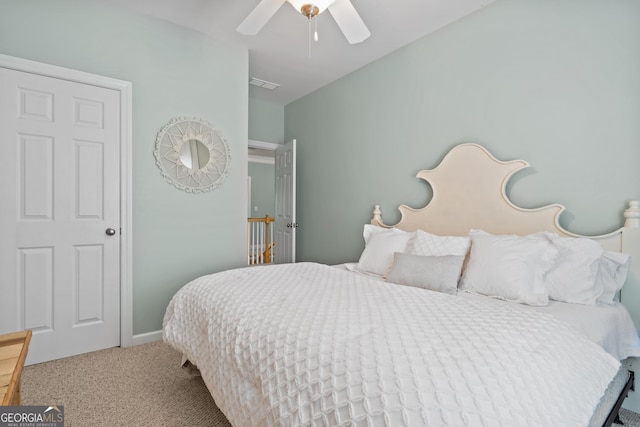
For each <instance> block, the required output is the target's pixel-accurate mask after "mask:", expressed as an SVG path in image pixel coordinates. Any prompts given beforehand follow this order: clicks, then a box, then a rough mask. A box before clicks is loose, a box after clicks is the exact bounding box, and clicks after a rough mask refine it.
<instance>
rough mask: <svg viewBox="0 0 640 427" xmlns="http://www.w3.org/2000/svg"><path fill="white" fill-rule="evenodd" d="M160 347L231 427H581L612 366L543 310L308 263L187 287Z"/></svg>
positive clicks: (230, 274)
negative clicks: (189, 368) (187, 370)
mask: <svg viewBox="0 0 640 427" xmlns="http://www.w3.org/2000/svg"><path fill="white" fill-rule="evenodd" d="M164 339H165V341H166V342H168V343H169V344H171V345H172V346H173V347H175V348H176V349H177V350H178V351H180V352H182V353H184V354H185V355H186V356H187V357H188V358H189V359H190V360H191V361H192V362H193V363H195V364H196V365H197V366H198V367H199V368H200V371H201V373H202V377H203V379H204V381H205V383H206V384H207V387H208V388H209V390H210V391H211V394H212V395H213V398H214V399H215V401H216V403H217V405H218V406H219V407H220V409H221V410H222V411H223V412H224V414H225V415H226V416H227V418H228V419H229V421H230V422H231V423H232V424H233V425H234V426H238V427H243V426H262V425H285V426H293V425H324V426H334V425H336V426H337V425H363V426H405V425H406V426H425V425H429V426H444V425H450V426H509V427H512V426H550V425H563V426H586V425H587V424H588V423H589V419H590V417H591V414H592V412H593V410H594V408H595V407H596V405H597V403H598V400H599V399H600V397H601V396H602V394H603V393H604V391H605V389H606V387H607V384H608V383H609V382H610V381H611V379H612V378H613V377H614V375H615V374H616V371H617V370H618V367H619V362H618V361H617V360H616V359H615V358H614V357H612V356H611V355H609V354H607V353H606V352H605V351H604V350H603V349H602V348H600V347H599V346H598V345H596V344H595V343H593V342H591V341H589V340H588V339H586V338H585V337H584V336H583V335H581V334H579V333H577V332H576V331H574V329H573V328H571V327H569V326H567V325H565V324H564V323H563V322H560V321H558V320H556V319H555V318H553V317H552V316H550V315H547V314H544V313H539V312H535V311H528V310H517V309H515V308H513V307H510V306H509V305H498V304H490V303H486V302H484V301H481V300H476V299H468V298H456V297H455V296H451V295H447V294H441V293H436V292H431V291H425V290H422V289H417V288H412V287H406V286H398V285H393V284H388V283H381V282H377V281H375V280H370V279H368V278H366V277H363V276H359V275H354V274H352V273H349V272H346V271H342V270H339V269H336V268H332V267H329V266H325V265H320V264H313V263H299V264H285V265H273V266H265V267H253V268H242V269H237V270H230V271H226V272H222V273H217V274H214V275H209V276H204V277H201V278H199V279H197V280H194V281H193V282H191V283H189V284H188V285H186V286H185V287H184V288H183V289H181V290H180V291H179V292H178V293H177V294H176V295H175V296H174V298H173V299H172V301H171V303H170V305H169V307H168V308H167V312H166V315H165V319H164Z"/></svg>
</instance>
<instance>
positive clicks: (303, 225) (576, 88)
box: [285, 0, 640, 263]
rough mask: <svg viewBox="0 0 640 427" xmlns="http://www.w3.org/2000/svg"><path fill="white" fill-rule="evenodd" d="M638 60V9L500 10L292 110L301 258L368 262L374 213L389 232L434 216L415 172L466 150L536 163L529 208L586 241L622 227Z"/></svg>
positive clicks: (515, 186) (505, 4)
mask: <svg viewBox="0 0 640 427" xmlns="http://www.w3.org/2000/svg"><path fill="white" fill-rule="evenodd" d="M374 36H375V35H374ZM365 43H366V42H365ZM639 52H640V2H638V1H637V0H618V1H616V2H613V3H612V2H607V1H603V0H563V1H561V2H559V1H555V0H498V1H497V2H496V3H494V4H492V5H490V6H488V7H486V8H484V9H482V10H481V11H479V12H478V13H476V14H474V15H471V16H469V17H466V18H465V19H462V20H461V21H459V22H457V23H455V24H453V25H451V26H449V27H446V28H444V29H442V30H440V31H438V32H436V33H434V34H432V35H430V36H427V37H425V38H423V39H421V40H419V41H417V42H415V43H413V44H412V45H409V46H407V47H406V48H403V49H401V50H398V51H396V52H393V53H391V54H390V55H388V56H386V57H384V58H382V59H380V60H378V61H377V62H375V63H372V64H370V65H368V66H365V67H363V68H361V69H360V70H358V71H356V72H354V73H352V74H350V75H347V76H345V77H344V78H342V79H340V80H338V81H336V82H335V83H333V84H331V85H329V86H327V87H325V88H322V89H320V90H318V91H316V92H314V93H312V94H310V95H308V96H306V97H304V98H302V99H300V100H298V101H295V102H293V103H291V104H289V105H287V106H286V108H285V137H286V138H287V139H290V138H296V139H297V141H298V203H297V207H298V222H299V223H300V228H299V229H298V241H297V244H298V253H297V255H298V259H299V260H313V261H321V262H328V263H335V262H343V261H350V260H357V259H358V256H359V254H360V252H361V250H362V248H363V242H362V237H361V234H362V224H363V223H365V222H368V221H369V219H370V216H371V210H372V208H373V205H374V204H381V205H382V208H383V218H384V219H385V222H386V223H388V224H393V223H395V222H397V221H398V220H399V213H398V211H397V207H398V206H399V205H400V204H403V203H406V204H408V205H409V206H412V207H416V208H419V207H422V206H424V205H425V203H426V202H427V201H428V198H429V197H430V189H429V187H428V185H427V184H425V183H424V182H423V181H420V180H418V179H416V178H415V174H416V173H417V172H418V171H419V170H421V169H429V168H433V167H435V166H436V165H437V164H438V163H439V161H440V160H441V159H442V157H443V156H444V154H445V153H446V152H447V151H448V150H449V149H450V148H451V147H452V146H453V145H455V144H458V143H462V142H475V143H480V144H482V145H484V146H486V147H487V148H488V149H489V150H490V151H491V152H492V153H493V154H494V155H495V156H496V157H497V158H499V159H503V160H508V159H520V158H521V159H525V160H527V161H528V162H529V163H530V164H531V165H532V168H530V169H528V170H526V171H523V172H519V173H518V174H517V175H516V176H515V177H514V178H513V179H512V183H511V185H510V186H509V191H510V192H511V193H512V195H513V197H512V198H513V200H514V202H515V203H516V204H518V205H520V206H522V207H526V208H532V207H538V206H541V205H545V204H549V203H554V202H559V203H562V204H564V205H565V206H566V207H567V212H565V213H564V214H563V215H562V218H561V222H562V223H563V225H564V226H566V227H568V229H569V230H571V231H574V232H583V233H585V232H597V233H601V232H606V231H610V230H612V229H615V228H617V227H619V226H621V225H622V221H621V213H622V211H623V210H624V208H625V205H626V203H627V201H628V200H630V199H637V198H640V185H639V183H640V169H639V168H638V167H637V164H638V161H639V160H640V55H639Z"/></svg>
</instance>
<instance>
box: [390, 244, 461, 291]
mask: <svg viewBox="0 0 640 427" xmlns="http://www.w3.org/2000/svg"><path fill="white" fill-rule="evenodd" d="M463 262H464V256H456V255H443V256H422V255H412V254H406V253H400V252H396V253H395V255H394V261H393V265H392V266H391V271H390V272H389V277H387V282H392V283H397V284H399V285H406V286H415V287H417V288H422V289H429V290H432V291H437V292H444V293H447V294H452V295H455V294H456V293H458V280H459V279H460V272H461V271H462V263H463Z"/></svg>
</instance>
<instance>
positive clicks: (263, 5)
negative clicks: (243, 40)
mask: <svg viewBox="0 0 640 427" xmlns="http://www.w3.org/2000/svg"><path fill="white" fill-rule="evenodd" d="M285 1H286V0H262V1H261V2H260V3H258V5H257V6H256V7H255V9H253V10H252V11H251V13H249V15H247V17H246V18H244V21H242V22H241V23H240V25H238V28H236V31H237V32H239V33H240V34H245V35H251V36H252V35H254V34H258V31H260V30H261V29H262V27H264V24H266V23H267V21H269V19H271V17H272V16H273V15H275V13H276V12H277V11H278V9H280V6H282V5H283V4H284V3H285Z"/></svg>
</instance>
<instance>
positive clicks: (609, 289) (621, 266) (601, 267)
mask: <svg viewBox="0 0 640 427" xmlns="http://www.w3.org/2000/svg"><path fill="white" fill-rule="evenodd" d="M630 263H631V257H630V256H629V255H628V254H625V253H621V252H613V251H605V252H604V254H603V255H602V257H600V259H599V260H598V279H597V280H598V282H599V283H600V284H601V285H602V288H603V292H602V295H601V296H600V298H598V303H601V304H610V305H611V304H615V303H616V301H617V297H616V294H617V293H618V291H619V290H620V289H622V286H623V285H624V282H625V281H626V280H627V275H628V274H629V264H630Z"/></svg>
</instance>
